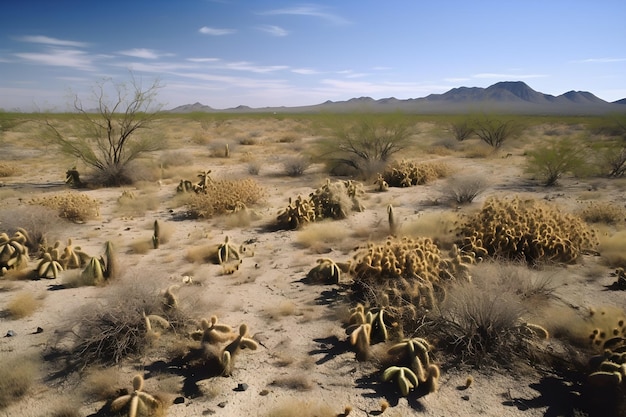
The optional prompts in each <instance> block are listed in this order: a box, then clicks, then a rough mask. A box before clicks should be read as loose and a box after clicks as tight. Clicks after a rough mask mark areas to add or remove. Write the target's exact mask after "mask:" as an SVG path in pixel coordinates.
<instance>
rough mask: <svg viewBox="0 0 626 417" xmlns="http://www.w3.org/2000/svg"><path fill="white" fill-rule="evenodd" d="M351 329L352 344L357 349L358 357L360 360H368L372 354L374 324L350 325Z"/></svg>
mask: <svg viewBox="0 0 626 417" xmlns="http://www.w3.org/2000/svg"><path fill="white" fill-rule="evenodd" d="M348 329H351V331H350V344H351V345H352V346H354V348H355V350H356V359H357V360H358V361H365V360H368V359H369V357H370V356H371V352H370V342H371V334H372V325H371V324H369V323H363V324H359V325H354V326H352V327H349V328H348Z"/></svg>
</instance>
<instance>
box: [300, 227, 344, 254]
mask: <svg viewBox="0 0 626 417" xmlns="http://www.w3.org/2000/svg"><path fill="white" fill-rule="evenodd" d="M350 233H351V230H350V228H349V227H348V226H347V225H345V224H338V223H337V222H331V221H321V222H317V223H311V224H308V225H307V226H306V227H304V228H302V229H300V230H298V232H297V234H296V243H297V244H298V246H300V247H302V248H311V249H312V250H313V251H316V252H317V251H321V250H322V249H324V248H328V247H333V248H336V247H337V246H340V245H341V243H342V242H344V241H345V240H346V238H347V237H348V236H350Z"/></svg>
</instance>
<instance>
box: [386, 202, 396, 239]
mask: <svg viewBox="0 0 626 417" xmlns="http://www.w3.org/2000/svg"><path fill="white" fill-rule="evenodd" d="M387 217H388V219H389V234H391V235H392V236H395V235H396V233H398V223H397V222H396V218H395V216H394V213H393V206H392V205H391V204H389V205H388V206H387Z"/></svg>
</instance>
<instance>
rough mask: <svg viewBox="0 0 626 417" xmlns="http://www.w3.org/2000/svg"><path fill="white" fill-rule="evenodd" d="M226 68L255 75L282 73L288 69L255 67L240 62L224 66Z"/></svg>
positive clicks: (249, 63)
mask: <svg viewBox="0 0 626 417" xmlns="http://www.w3.org/2000/svg"><path fill="white" fill-rule="evenodd" d="M226 68H228V69H232V70H237V71H250V72H255V73H266V72H274V71H282V70H286V69H289V67H288V66H286V65H269V66H264V65H255V64H253V63H251V62H246V61H241V62H229V63H227V64H226Z"/></svg>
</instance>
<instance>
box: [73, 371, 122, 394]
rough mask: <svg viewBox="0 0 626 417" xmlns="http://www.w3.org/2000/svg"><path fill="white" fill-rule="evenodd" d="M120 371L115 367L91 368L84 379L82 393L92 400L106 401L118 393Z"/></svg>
mask: <svg viewBox="0 0 626 417" xmlns="http://www.w3.org/2000/svg"><path fill="white" fill-rule="evenodd" d="M118 374H119V371H118V370H117V369H115V368H97V369H90V370H89V371H87V373H86V375H85V376H84V378H83V381H82V394H83V395H84V396H85V398H86V399H87V400H90V401H106V400H108V399H109V398H113V397H114V396H115V394H117V387H118V386H119V382H120V381H119V377H118Z"/></svg>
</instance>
